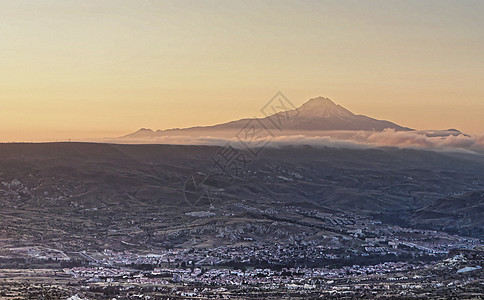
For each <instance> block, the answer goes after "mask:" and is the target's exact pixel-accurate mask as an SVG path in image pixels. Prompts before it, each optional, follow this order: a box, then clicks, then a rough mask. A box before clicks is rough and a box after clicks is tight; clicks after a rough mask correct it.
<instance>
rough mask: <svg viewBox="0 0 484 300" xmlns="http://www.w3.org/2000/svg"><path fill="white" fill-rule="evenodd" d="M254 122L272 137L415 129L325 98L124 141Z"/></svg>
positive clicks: (217, 130)
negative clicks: (258, 115) (260, 114)
mask: <svg viewBox="0 0 484 300" xmlns="http://www.w3.org/2000/svg"><path fill="white" fill-rule="evenodd" d="M251 120H257V121H259V122H260V123H259V124H261V125H263V126H264V127H266V128H267V129H268V130H270V131H271V132H272V133H273V134H276V135H277V134H287V133H292V134H294V133H306V132H315V131H335V130H346V131H383V130H384V129H387V128H390V129H394V130H395V131H412V130H413V129H411V128H407V127H403V126H400V125H397V124H395V123H392V122H389V121H384V120H377V119H373V118H370V117H367V116H363V115H356V114H354V113H352V112H351V111H349V110H348V109H346V108H344V107H342V106H341V105H338V104H336V103H334V102H333V101H332V100H330V99H328V98H324V97H317V98H313V99H310V100H309V101H307V102H306V103H304V104H303V105H302V106H300V107H299V108H296V109H293V110H288V111H281V112H277V113H275V114H273V115H269V116H267V117H264V118H258V119H250V118H247V119H241V120H237V121H232V122H227V123H223V124H217V125H212V126H197V127H190V128H181V129H180V128H176V129H167V130H157V131H153V130H151V129H146V128H142V129H140V130H138V131H136V132H134V133H131V134H128V135H126V136H124V137H122V138H127V139H130V138H134V139H144V138H155V137H159V136H166V135H200V134H204V135H213V134H214V133H215V135H217V133H221V132H224V131H230V132H234V131H235V130H240V129H242V128H244V127H245V126H246V125H247V124H248V123H249V122H250V121H251Z"/></svg>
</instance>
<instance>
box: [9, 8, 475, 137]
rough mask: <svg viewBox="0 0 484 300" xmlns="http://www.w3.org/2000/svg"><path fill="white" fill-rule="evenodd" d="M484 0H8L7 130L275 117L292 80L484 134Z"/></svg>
mask: <svg viewBox="0 0 484 300" xmlns="http://www.w3.org/2000/svg"><path fill="white" fill-rule="evenodd" d="M482 12H484V1H341V0H337V1H280V0H279V1H226V0H225V1H180V0H177V1H143V0H133V1H128V0H125V1H118V0H116V1H114V0H113V1H108V0H95V1H70V0H58V1H57V0H55V1H54V0H43V1H37V0H31V1H25V0H5V1H0V38H1V42H0V70H1V71H0V104H1V107H0V140H2V141H29V140H32V141H38V140H65V139H69V138H72V139H79V138H90V137H92V138H99V137H107V136H118V135H123V134H126V133H129V132H132V131H135V130H137V129H139V128H141V127H149V128H152V129H165V128H173V127H187V126H193V125H211V124H215V123H220V122H225V121H229V120H233V119H238V118H242V117H252V116H261V113H260V112H259V109H260V108H261V107H262V106H263V105H264V104H265V103H266V102H267V101H268V100H269V99H270V98H271V97H272V96H273V95H274V94H275V93H276V92H277V91H279V90H280V91H282V92H283V93H284V94H285V95H286V96H287V97H288V98H289V99H290V100H291V101H292V102H293V103H294V104H295V105H297V106H298V105H300V104H302V103H303V102H305V101H306V100H307V99H309V98H311V97H316V96H325V97H329V98H331V99H333V100H334V101H335V102H336V103H339V104H341V105H343V106H345V107H346V108H348V109H350V110H351V111H353V112H354V113H357V114H365V115H369V116H372V117H376V118H383V119H388V120H391V121H394V122H396V123H399V124H401V125H404V126H409V127H413V128H417V129H446V128H452V127H453V128H458V129H460V130H463V131H465V132H468V133H471V134H480V133H484V121H483V117H484V101H483V99H484V54H483V53H484V18H483V17H482Z"/></svg>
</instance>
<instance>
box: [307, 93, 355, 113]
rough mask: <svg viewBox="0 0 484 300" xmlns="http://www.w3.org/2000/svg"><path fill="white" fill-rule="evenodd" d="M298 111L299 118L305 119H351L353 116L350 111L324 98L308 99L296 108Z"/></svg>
mask: <svg viewBox="0 0 484 300" xmlns="http://www.w3.org/2000/svg"><path fill="white" fill-rule="evenodd" d="M298 111H299V115H300V116H302V117H306V118H321V117H325V118H328V117H342V118H352V117H354V116H355V115H354V114H353V113H352V112H351V111H349V110H347V109H346V108H344V107H342V106H341V105H338V104H336V103H334V102H333V101H332V100H331V99H329V98H324V97H317V98H313V99H310V100H309V101H307V102H306V103H304V104H303V105H301V107H299V108H298Z"/></svg>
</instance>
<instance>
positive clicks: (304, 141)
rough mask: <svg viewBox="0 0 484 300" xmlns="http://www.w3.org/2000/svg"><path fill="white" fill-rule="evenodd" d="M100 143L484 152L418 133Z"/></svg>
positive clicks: (479, 144)
mask: <svg viewBox="0 0 484 300" xmlns="http://www.w3.org/2000/svg"><path fill="white" fill-rule="evenodd" d="M98 142H110V143H128V144H177V145H209V146H215V145H216V146H224V145H226V144H227V143H228V142H230V143H231V144H232V145H234V146H236V147H244V144H245V145H248V146H253V147H260V146H273V147H277V146H284V145H311V146H322V147H325V146H326V147H336V148H369V147H398V148H419V149H434V150H460V151H462V150H466V151H475V152H481V153H482V152H484V135H480V136H466V135H463V134H459V135H448V136H437V137H436V136H427V135H426V134H424V133H422V132H418V131H395V130H394V129H386V130H384V131H378V132H377V131H374V132H371V131H342V132H338V131H332V132H327V133H318V134H317V135H315V134H314V133H313V134H311V135H306V134H291V135H278V136H262V137H259V138H255V139H253V140H243V141H241V140H239V139H238V138H236V137H235V135H234V137H232V138H225V137H224V138H222V137H214V136H197V137H194V136H157V137H154V138H147V139H104V140H102V141H98Z"/></svg>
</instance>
